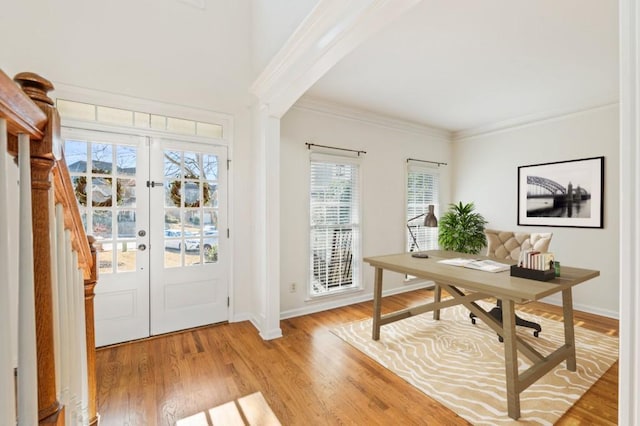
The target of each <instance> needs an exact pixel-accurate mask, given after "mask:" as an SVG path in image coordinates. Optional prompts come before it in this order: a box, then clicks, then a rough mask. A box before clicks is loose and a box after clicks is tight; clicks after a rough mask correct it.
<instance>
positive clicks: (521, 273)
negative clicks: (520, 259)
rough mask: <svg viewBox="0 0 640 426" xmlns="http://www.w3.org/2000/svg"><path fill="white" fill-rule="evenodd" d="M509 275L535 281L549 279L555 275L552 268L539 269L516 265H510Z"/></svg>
mask: <svg viewBox="0 0 640 426" xmlns="http://www.w3.org/2000/svg"><path fill="white" fill-rule="evenodd" d="M511 276H512V277H520V278H528V279H530V280H537V281H550V280H552V279H554V278H555V277H556V271H555V270H554V269H547V270H545V271H539V270H537V269H529V268H521V267H519V266H516V265H511Z"/></svg>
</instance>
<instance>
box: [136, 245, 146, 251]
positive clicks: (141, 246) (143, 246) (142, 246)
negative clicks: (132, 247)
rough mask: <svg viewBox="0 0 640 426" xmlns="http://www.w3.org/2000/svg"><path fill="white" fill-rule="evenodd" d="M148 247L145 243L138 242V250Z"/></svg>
mask: <svg viewBox="0 0 640 426" xmlns="http://www.w3.org/2000/svg"><path fill="white" fill-rule="evenodd" d="M146 249H147V246H146V245H144V244H138V250H140V251H145V250H146Z"/></svg>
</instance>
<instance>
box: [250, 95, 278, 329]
mask: <svg viewBox="0 0 640 426" xmlns="http://www.w3.org/2000/svg"><path fill="white" fill-rule="evenodd" d="M254 114H258V119H257V120H256V122H257V124H258V125H257V128H256V135H257V138H256V143H257V147H256V148H257V149H256V156H257V158H256V161H257V167H256V171H257V176H256V177H257V188H258V191H257V199H256V211H255V215H256V217H255V220H256V223H257V226H256V239H257V244H256V246H257V256H256V262H257V264H256V271H257V274H256V282H257V285H258V286H259V287H258V289H256V290H257V291H256V294H257V295H258V303H259V304H260V305H259V309H260V314H261V316H262V318H261V324H260V327H259V328H260V336H261V337H262V338H263V339H265V340H269V339H276V338H278V337H282V330H281V329H280V119H279V118H276V117H272V116H270V115H269V108H268V107H267V106H261V107H259V108H258V110H256V111H254Z"/></svg>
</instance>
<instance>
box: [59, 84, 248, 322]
mask: <svg viewBox="0 0 640 426" xmlns="http://www.w3.org/2000/svg"><path fill="white" fill-rule="evenodd" d="M52 97H53V98H54V100H55V101H56V102H57V101H58V100H65V101H69V102H78V103H81V104H84V105H85V106H87V107H94V108H97V107H98V106H105V107H109V108H116V109H119V110H121V111H128V112H131V113H132V114H133V113H142V114H149V115H151V114H154V115H160V116H164V117H178V118H181V119H185V120H192V121H199V122H204V123H211V124H216V125H220V126H222V136H221V137H220V138H212V137H203V136H197V135H189V134H181V133H175V132H171V131H162V130H154V129H151V128H150V127H140V126H133V125H131V126H129V125H117V124H113V123H109V122H106V121H101V120H100V117H99V116H98V115H97V114H95V116H94V117H87V118H85V117H83V118H77V117H71V116H66V115H65V113H64V111H63V110H60V111H59V112H60V123H61V126H62V127H66V128H70V129H78V130H92V131H105V132H109V133H122V134H125V135H130V136H146V137H149V138H152V137H157V138H177V139H180V140H182V141H185V142H194V143H204V144H213V145H217V146H221V147H226V149H227V228H228V229H227V248H228V252H229V256H228V264H227V277H228V291H227V294H228V296H229V300H230V303H229V309H228V317H229V321H242V320H245V319H250V318H249V316H248V315H247V316H246V318H245V317H244V316H243V318H236V314H235V306H234V305H235V304H234V300H235V297H234V296H235V293H234V289H235V285H234V283H235V258H234V252H235V234H234V233H233V232H229V230H231V229H234V222H235V220H234V210H235V209H234V202H235V195H234V187H235V176H234V173H233V168H232V167H231V164H233V158H234V140H235V118H234V116H233V115H232V114H227V113H221V112H217V111H212V110H206V109H201V108H194V107H189V106H182V105H174V104H169V103H163V102H158V101H154V100H148V99H142V98H136V97H133V96H127V95H121V94H114V93H107V92H102V91H99V90H94V89H87V88H80V87H76V86H71V85H67V84H64V83H58V84H56V90H55V92H54V93H53V96H52ZM98 285H100V281H99V277H98Z"/></svg>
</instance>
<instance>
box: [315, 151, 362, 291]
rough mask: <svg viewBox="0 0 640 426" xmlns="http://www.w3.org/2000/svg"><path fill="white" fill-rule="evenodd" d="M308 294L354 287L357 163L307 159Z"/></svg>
mask: <svg viewBox="0 0 640 426" xmlns="http://www.w3.org/2000/svg"><path fill="white" fill-rule="evenodd" d="M309 198H310V216H311V217H310V225H311V226H310V242H311V250H310V252H311V259H310V265H311V268H310V285H311V288H310V294H311V295H319V294H324V293H328V292H335V291H339V290H343V289H345V288H352V287H356V286H357V283H358V282H359V280H358V272H359V268H358V262H357V259H359V254H358V248H359V241H360V211H359V207H360V194H359V166H358V164H356V163H350V162H348V160H346V159H345V160H344V162H342V161H340V160H339V159H328V160H325V159H321V160H319V159H315V158H312V160H311V170H310V197H309Z"/></svg>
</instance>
